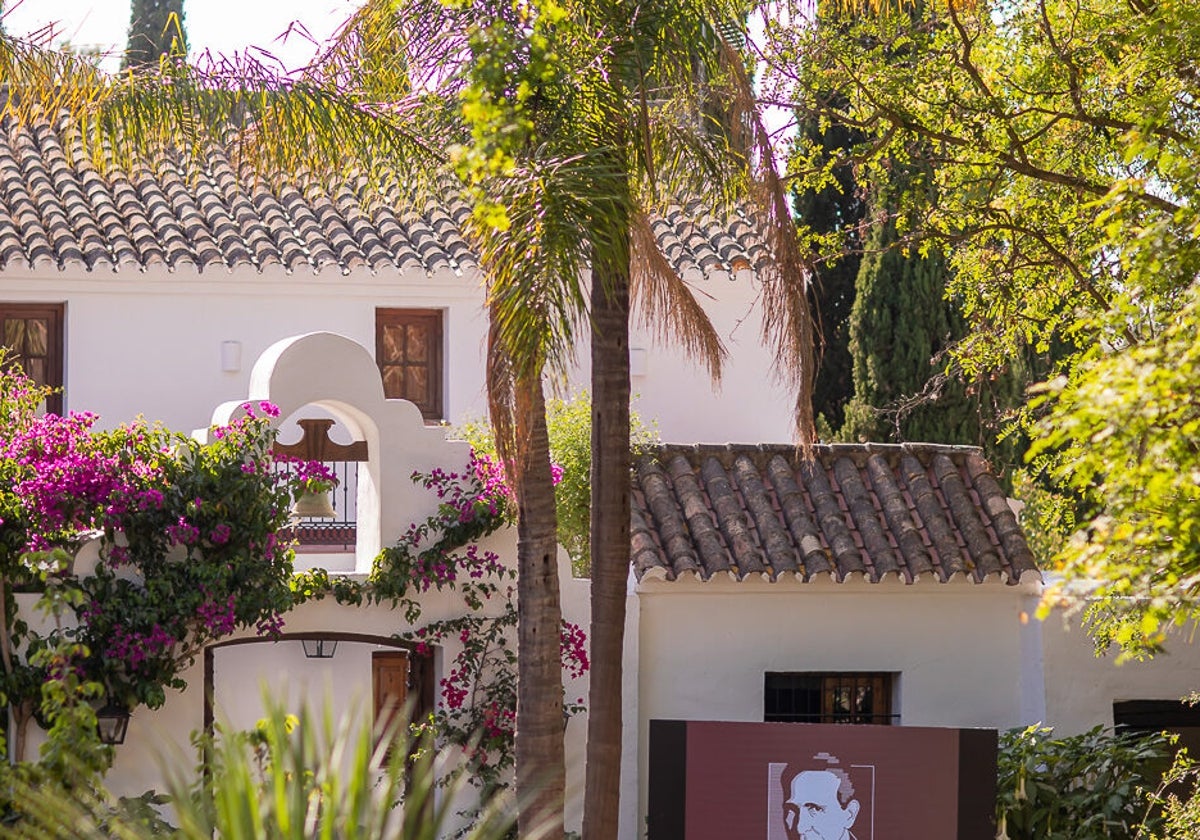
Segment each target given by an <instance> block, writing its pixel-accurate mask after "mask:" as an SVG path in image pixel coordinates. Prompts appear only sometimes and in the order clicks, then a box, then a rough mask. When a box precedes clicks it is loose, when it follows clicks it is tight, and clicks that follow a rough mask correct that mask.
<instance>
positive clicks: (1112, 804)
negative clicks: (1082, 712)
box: [996, 726, 1171, 840]
mask: <svg viewBox="0 0 1200 840" xmlns="http://www.w3.org/2000/svg"><path fill="white" fill-rule="evenodd" d="M1170 756H1171V743H1170V738H1169V736H1167V735H1165V734H1162V733H1152V734H1148V735H1147V734H1123V735H1117V734H1113V733H1111V732H1105V731H1104V730H1103V729H1102V728H1101V727H1099V726H1097V727H1096V728H1094V729H1091V730H1089V731H1088V732H1085V733H1083V734H1081V735H1072V736H1070V737H1066V738H1055V737H1054V734H1053V730H1051V729H1049V728H1046V727H1041V726H1030V727H1027V728H1026V729H1013V730H1010V731H1008V732H1005V733H1003V734H1002V735H1001V736H1000V757H999V778H998V789H997V796H996V825H997V827H998V833H997V837H998V838H1001V840H1122V838H1129V840H1133V838H1138V837H1146V836H1148V835H1146V834H1145V833H1144V832H1143V824H1145V826H1144V828H1145V831H1150V832H1153V831H1155V830H1157V828H1158V826H1159V825H1160V824H1161V816H1159V815H1158V810H1157V809H1154V813H1151V802H1150V798H1151V794H1152V792H1153V791H1154V790H1155V789H1156V788H1158V786H1159V784H1160V780H1161V779H1162V775H1163V772H1164V771H1165V770H1166V769H1167V767H1168V766H1169V764H1170Z"/></svg>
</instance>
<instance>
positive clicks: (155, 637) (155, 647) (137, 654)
mask: <svg viewBox="0 0 1200 840" xmlns="http://www.w3.org/2000/svg"><path fill="white" fill-rule="evenodd" d="M175 642H176V639H175V638H174V637H173V636H172V635H171V634H170V633H168V632H167V631H166V630H164V629H163V628H162V627H161V626H160V625H158V624H155V625H154V626H153V627H152V628H151V629H150V632H149V633H139V632H137V631H136V630H127V629H126V628H124V627H117V628H115V629H114V631H113V634H112V638H111V640H110V641H109V645H108V647H107V648H105V650H104V657H105V658H106V659H116V660H121V661H123V662H125V663H127V664H128V666H129V668H130V669H136V668H137V667H138V666H139V665H141V664H142V663H143V662H145V661H146V660H147V659H149V658H150V657H152V656H157V655H158V654H160V653H163V652H164V651H168V650H170V649H171V647H172V646H173V645H174V644H175Z"/></svg>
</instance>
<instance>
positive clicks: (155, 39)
mask: <svg viewBox="0 0 1200 840" xmlns="http://www.w3.org/2000/svg"><path fill="white" fill-rule="evenodd" d="M186 52H187V38H186V36H185V34H184V28H183V0H132V4H131V6H130V12H129V40H128V42H127V44H126V47H125V57H124V59H122V61H121V67H122V69H130V68H138V67H143V66H146V65H155V64H158V61H159V59H160V58H161V57H162V56H164V55H182V54H183V53H186Z"/></svg>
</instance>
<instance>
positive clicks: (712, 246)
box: [0, 121, 763, 279]
mask: <svg viewBox="0 0 1200 840" xmlns="http://www.w3.org/2000/svg"><path fill="white" fill-rule="evenodd" d="M65 136H66V135H64V134H61V133H59V132H56V131H55V130H53V129H52V128H51V127H50V126H49V125H47V124H44V123H43V124H37V125H34V126H32V127H29V126H26V127H23V128H17V127H15V125H14V124H13V123H12V122H11V121H5V122H3V123H0V271H3V270H5V269H8V268H15V267H19V268H27V267H29V266H31V265H38V266H41V267H43V268H45V269H50V270H52V269H54V268H58V269H60V270H80V269H82V270H85V271H129V270H144V269H147V268H150V267H153V266H160V265H161V266H166V267H167V268H170V269H176V268H180V267H185V266H192V267H194V268H195V269H196V270H199V271H207V270H229V269H235V268H243V267H249V268H253V269H255V270H258V271H262V270H264V269H265V268H267V267H270V266H276V265H282V266H283V267H284V268H285V269H286V270H287V271H291V272H299V271H310V272H314V273H323V272H325V271H339V272H342V273H347V274H348V273H350V272H354V271H358V270H366V271H372V272H379V271H392V270H397V269H398V270H400V271H406V270H416V269H424V270H425V271H427V272H430V273H432V272H435V271H438V270H444V269H450V270H461V269H462V268H464V267H471V266H475V265H477V264H478V263H477V260H476V258H475V255H474V254H473V253H472V252H471V249H470V247H469V246H468V244H467V241H466V240H465V238H464V237H463V235H462V225H463V223H464V221H465V220H466V218H467V216H468V215H469V213H470V208H469V207H468V206H467V205H466V204H465V203H464V202H463V201H461V200H459V199H457V198H455V197H454V196H452V195H451V194H450V193H449V192H447V195H446V198H445V200H444V201H443V202H442V203H441V204H437V205H432V206H428V207H424V208H418V207H413V206H411V204H409V203H407V202H405V201H403V200H401V199H399V198H393V199H392V200H391V201H390V204H391V205H392V206H389V202H386V201H374V202H372V203H371V204H365V203H364V202H363V201H362V199H361V197H360V195H359V192H358V190H357V189H356V188H354V187H353V186H352V185H350V184H343V185H340V186H338V187H336V188H335V189H333V190H332V191H323V190H318V189H314V188H310V187H307V186H302V185H300V184H290V185H286V186H284V187H282V188H281V189H271V188H270V187H269V186H268V185H267V184H266V183H265V182H264V181H263V180H262V179H258V178H255V177H254V176H253V174H252V173H250V172H249V171H248V170H247V171H241V172H239V171H238V170H237V169H236V168H235V167H234V165H233V163H232V162H231V161H230V160H229V157H228V155H227V154H225V152H224V151H223V150H221V149H219V148H214V149H213V150H212V152H211V153H210V155H209V158H208V159H207V161H206V162H205V165H204V166H203V167H200V168H199V171H192V170H191V169H189V168H187V166H186V164H185V163H184V162H183V160H182V158H181V157H179V156H178V155H173V154H164V155H163V156H162V157H161V158H160V159H158V160H157V161H156V162H155V163H154V165H153V166H149V165H146V164H144V163H143V164H139V165H137V166H134V167H131V169H130V170H129V171H120V170H114V169H109V170H106V172H105V173H104V174H101V173H100V172H99V171H98V170H97V169H96V168H95V167H94V166H93V165H92V163H91V162H90V160H88V159H87V157H86V156H85V155H84V154H83V153H82V148H81V147H80V145H79V144H78V143H77V142H74V141H68V140H65V139H64V138H65ZM652 229H653V230H654V233H655V236H656V237H657V239H658V241H659V243H660V246H661V247H662V249H663V252H664V253H665V254H666V256H667V258H668V259H669V261H670V262H671V264H672V265H673V266H674V268H675V270H676V271H677V272H678V273H679V275H680V276H681V277H687V278H688V279H696V278H698V277H721V276H728V275H730V274H731V273H736V272H738V271H739V270H743V269H745V268H747V267H752V266H755V265H757V264H758V263H759V261H760V259H761V256H762V254H763V249H762V246H761V243H760V242H759V241H758V238H757V237H756V235H755V234H754V228H753V226H752V225H751V224H750V223H748V222H747V221H746V220H745V219H742V218H735V219H734V220H733V221H732V222H731V223H728V224H721V223H719V222H718V221H717V220H714V219H713V218H712V217H710V216H708V215H705V214H703V213H701V212H700V211H699V210H698V208H695V207H689V208H682V207H678V208H674V209H672V210H671V211H670V212H669V213H666V214H665V217H664V218H656V219H654V220H653V221H652Z"/></svg>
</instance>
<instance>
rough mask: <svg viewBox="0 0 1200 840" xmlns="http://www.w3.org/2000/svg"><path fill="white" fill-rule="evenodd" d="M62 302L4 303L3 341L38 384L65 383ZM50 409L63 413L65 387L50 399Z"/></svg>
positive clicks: (0, 310) (1, 306)
mask: <svg viewBox="0 0 1200 840" xmlns="http://www.w3.org/2000/svg"><path fill="white" fill-rule="evenodd" d="M64 309H65V307H64V306H63V304H61V303H0V345H3V346H4V347H5V348H7V350H8V352H9V358H10V359H11V360H12V361H15V362H16V363H17V364H19V365H20V366H21V369H22V370H24V371H25V375H26V376H28V377H29V378H30V379H32V380H33V381H34V382H36V383H37V384H38V385H47V386H49V387H51V388H57V389H61V388H62V385H63V313H64ZM46 410H47V411H49V412H52V413H54V414H62V411H63V399H62V393H61V390H60V391H59V393H56V394H53V395H52V396H51V397H50V398H49V399H48V400H46Z"/></svg>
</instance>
